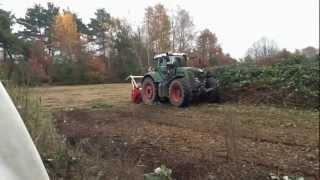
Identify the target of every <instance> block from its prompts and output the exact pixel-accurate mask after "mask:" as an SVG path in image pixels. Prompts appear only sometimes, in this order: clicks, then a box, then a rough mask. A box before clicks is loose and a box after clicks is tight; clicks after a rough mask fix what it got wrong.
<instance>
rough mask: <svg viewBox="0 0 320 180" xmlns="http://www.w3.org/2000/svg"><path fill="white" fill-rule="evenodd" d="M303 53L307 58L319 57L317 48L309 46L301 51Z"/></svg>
mask: <svg viewBox="0 0 320 180" xmlns="http://www.w3.org/2000/svg"><path fill="white" fill-rule="evenodd" d="M301 52H302V54H303V55H305V56H306V57H307V58H312V57H315V56H317V55H319V49H316V48H314V47H312V46H308V47H306V48H303V49H302V50H301Z"/></svg>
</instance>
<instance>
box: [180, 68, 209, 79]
mask: <svg viewBox="0 0 320 180" xmlns="http://www.w3.org/2000/svg"><path fill="white" fill-rule="evenodd" d="M178 71H180V72H184V73H185V75H187V76H192V77H199V76H204V75H205V71H204V70H202V69H200V68H195V67H179V68H178Z"/></svg>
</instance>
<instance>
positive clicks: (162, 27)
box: [145, 4, 171, 53]
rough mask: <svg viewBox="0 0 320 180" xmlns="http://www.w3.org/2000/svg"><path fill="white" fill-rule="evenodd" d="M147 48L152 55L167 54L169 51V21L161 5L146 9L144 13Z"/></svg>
mask: <svg viewBox="0 0 320 180" xmlns="http://www.w3.org/2000/svg"><path fill="white" fill-rule="evenodd" d="M145 27H146V30H147V36H148V38H147V39H148V44H150V46H149V48H150V49H151V50H152V51H153V52H154V53H160V52H167V51H169V49H170V30H171V26H170V19H169V16H168V15H167V12H166V9H165V8H164V6H163V5H162V4H157V5H155V6H154V7H148V8H147V9H146V13H145Z"/></svg>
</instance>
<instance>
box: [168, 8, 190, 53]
mask: <svg viewBox="0 0 320 180" xmlns="http://www.w3.org/2000/svg"><path fill="white" fill-rule="evenodd" d="M172 21H173V28H172V38H173V39H172V50H173V51H179V52H188V51H190V50H191V48H192V42H193V38H194V24H193V21H192V19H191V17H190V15H189V13H188V11H186V10H184V9H181V8H178V11H177V15H176V16H175V17H174V18H173V20H172Z"/></svg>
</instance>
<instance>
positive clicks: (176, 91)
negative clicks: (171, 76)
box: [169, 78, 192, 107]
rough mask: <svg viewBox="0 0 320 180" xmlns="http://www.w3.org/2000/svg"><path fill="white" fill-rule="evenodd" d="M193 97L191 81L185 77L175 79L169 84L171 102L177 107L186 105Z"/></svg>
mask: <svg viewBox="0 0 320 180" xmlns="http://www.w3.org/2000/svg"><path fill="white" fill-rule="evenodd" d="M191 98H192V94H191V88H190V86H189V82H188V81H187V80H186V79H184V78H180V79H175V80H173V81H172V82H171V83H170V86H169V100H170V103H171V104H172V105H174V106H177V107H186V106H188V105H189V103H190V101H191Z"/></svg>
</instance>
